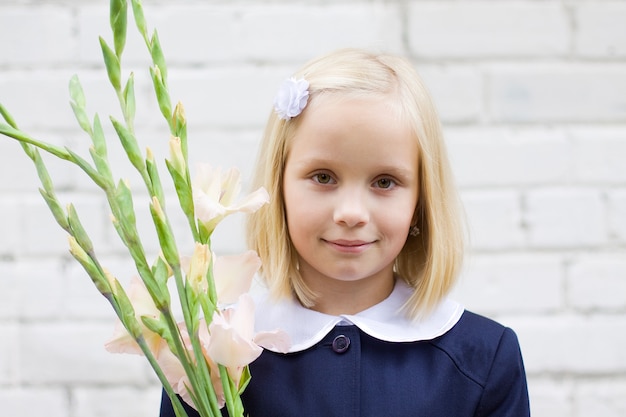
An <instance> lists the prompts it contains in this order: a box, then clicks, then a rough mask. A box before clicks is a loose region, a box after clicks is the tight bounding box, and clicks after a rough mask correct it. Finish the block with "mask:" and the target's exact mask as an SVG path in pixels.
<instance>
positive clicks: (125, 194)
mask: <svg viewBox="0 0 626 417" xmlns="http://www.w3.org/2000/svg"><path fill="white" fill-rule="evenodd" d="M115 200H116V202H117V206H118V207H119V210H120V213H119V214H120V217H121V218H119V219H118V220H119V221H120V222H121V223H123V224H124V225H125V226H128V227H130V229H128V230H132V231H133V234H135V235H136V233H137V232H136V229H135V227H136V225H137V219H136V217H135V207H134V204H133V194H132V192H131V190H130V188H129V187H128V184H127V183H126V181H119V182H118V184H117V187H116V189H115ZM135 237H136V236H135Z"/></svg>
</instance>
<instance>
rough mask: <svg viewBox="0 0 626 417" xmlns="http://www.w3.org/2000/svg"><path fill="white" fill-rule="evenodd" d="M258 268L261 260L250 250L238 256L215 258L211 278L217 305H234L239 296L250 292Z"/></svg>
mask: <svg viewBox="0 0 626 417" xmlns="http://www.w3.org/2000/svg"><path fill="white" fill-rule="evenodd" d="M260 267H261V259H260V258H259V256H258V255H257V253H256V252H255V251H252V250H250V251H247V252H244V253H242V254H240V255H231V256H219V257H217V258H216V259H215V263H214V265H213V277H214V279H215V288H216V291H217V300H218V301H219V303H220V304H222V305H229V304H234V303H236V302H237V299H238V298H239V296H240V295H241V294H243V293H245V292H248V291H249V290H250V285H251V284H252V278H253V277H254V274H255V273H256V271H258V270H259V268H260Z"/></svg>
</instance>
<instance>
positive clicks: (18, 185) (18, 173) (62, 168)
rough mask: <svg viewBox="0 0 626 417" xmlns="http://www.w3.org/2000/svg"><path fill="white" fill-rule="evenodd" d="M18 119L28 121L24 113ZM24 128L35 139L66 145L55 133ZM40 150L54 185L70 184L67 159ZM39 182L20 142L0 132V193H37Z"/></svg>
mask: <svg viewBox="0 0 626 417" xmlns="http://www.w3.org/2000/svg"><path fill="white" fill-rule="evenodd" d="M0 83H1V81H0ZM7 104H8V103H7ZM15 116H16V115H15ZM16 117H17V116H16ZM21 119H24V120H17V123H18V125H21V123H20V122H21V121H24V122H25V123H24V124H28V122H27V118H26V117H22V118H21ZM24 130H25V131H26V132H27V134H28V135H29V136H31V137H33V138H35V139H38V140H41V141H44V142H47V143H51V144H54V145H59V146H64V145H66V143H64V142H63V139H62V137H61V136H59V135H57V134H51V133H50V132H43V133H42V132H38V131H30V130H28V129H26V128H24ZM40 154H41V157H42V159H43V161H44V164H45V165H46V167H47V169H48V172H49V173H50V175H51V177H52V182H53V183H54V186H55V187H56V188H66V187H67V186H69V184H71V175H70V174H71V173H70V170H69V164H68V163H67V162H66V161H62V160H59V159H58V158H56V157H54V156H52V155H50V154H48V153H47V152H45V151H41V152H40ZM40 184H41V183H40V181H39V177H38V176H37V170H36V168H35V164H34V163H33V162H32V160H31V159H30V158H29V157H28V156H27V155H26V153H25V152H24V150H23V149H22V147H21V146H20V145H19V142H17V141H16V140H14V139H11V138H8V137H6V136H1V137H0V193H2V194H5V193H6V192H15V191H29V192H30V193H32V194H36V195H39V193H38V191H37V190H38V189H39V188H40ZM3 198H4V195H3ZM42 201H43V200H42Z"/></svg>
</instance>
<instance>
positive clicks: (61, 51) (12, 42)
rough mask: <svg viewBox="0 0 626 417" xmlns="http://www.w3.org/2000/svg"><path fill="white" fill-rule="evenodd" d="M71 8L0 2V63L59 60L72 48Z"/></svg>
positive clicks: (68, 53) (70, 54) (28, 63)
mask: <svg viewBox="0 0 626 417" xmlns="http://www.w3.org/2000/svg"><path fill="white" fill-rule="evenodd" d="M72 26H73V25H72V11H71V9H70V8H68V7H63V6H55V5H39V6H38V7H36V8H33V7H24V6H22V7H8V6H2V5H0V49H2V54H0V66H1V65H6V64H9V63H10V64H11V65H15V64H19V65H44V66H49V65H51V64H59V63H63V62H65V61H66V60H68V59H70V58H71V56H72V50H73V49H74V40H73V37H72Z"/></svg>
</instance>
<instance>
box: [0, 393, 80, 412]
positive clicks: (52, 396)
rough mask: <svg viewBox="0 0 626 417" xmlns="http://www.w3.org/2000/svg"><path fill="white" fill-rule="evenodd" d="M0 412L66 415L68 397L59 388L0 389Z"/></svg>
mask: <svg viewBox="0 0 626 417" xmlns="http://www.w3.org/2000/svg"><path fill="white" fill-rule="evenodd" d="M0 401H1V402H2V413H3V415H5V416H11V417H28V416H46V417H67V416H68V415H69V414H68V399H67V394H66V392H65V390H64V389H63V388H61V387H59V388H52V389H51V388H33V387H29V388H17V389H14V388H10V389H4V388H3V389H2V390H0Z"/></svg>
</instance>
